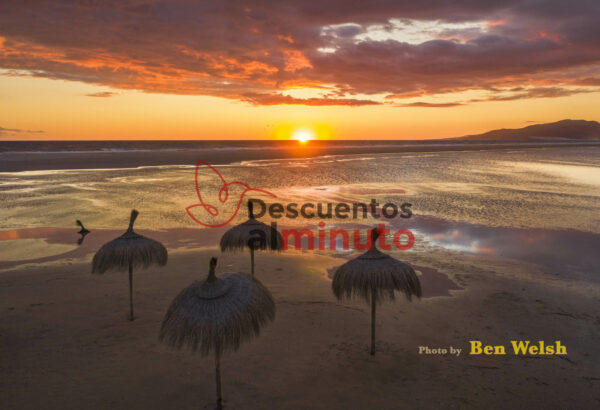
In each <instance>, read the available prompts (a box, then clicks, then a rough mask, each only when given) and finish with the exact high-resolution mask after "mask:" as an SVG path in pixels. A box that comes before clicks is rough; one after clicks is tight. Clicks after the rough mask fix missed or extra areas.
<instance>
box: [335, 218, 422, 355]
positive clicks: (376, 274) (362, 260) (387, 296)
mask: <svg viewBox="0 0 600 410" xmlns="http://www.w3.org/2000/svg"><path fill="white" fill-rule="evenodd" d="M378 236H379V232H378V230H377V228H375V229H373V230H372V231H371V238H372V247H371V250H369V251H367V252H365V253H364V254H362V255H360V256H359V257H358V258H356V259H352V260H351V261H348V262H346V263H344V264H343V265H342V266H340V267H339V268H338V269H337V271H336V272H335V275H334V276H333V282H332V283H331V288H332V289H333V293H334V294H335V296H336V297H337V298H338V300H342V299H343V298H348V299H349V298H352V297H360V298H362V299H364V300H366V301H367V303H370V304H371V355H374V354H375V311H376V306H377V303H379V302H381V301H384V300H392V301H393V300H394V291H395V290H397V291H400V292H402V293H404V294H405V295H406V297H407V298H408V300H411V297H412V295H415V296H417V297H419V298H420V297H421V284H420V282H419V278H418V277H417V274H416V273H415V271H414V269H413V268H412V267H411V266H410V265H407V264H406V263H404V262H400V261H399V260H397V259H394V258H392V257H391V256H389V255H387V254H385V253H383V252H381V251H380V250H379V249H377V248H376V246H375V242H376V240H377V238H378Z"/></svg>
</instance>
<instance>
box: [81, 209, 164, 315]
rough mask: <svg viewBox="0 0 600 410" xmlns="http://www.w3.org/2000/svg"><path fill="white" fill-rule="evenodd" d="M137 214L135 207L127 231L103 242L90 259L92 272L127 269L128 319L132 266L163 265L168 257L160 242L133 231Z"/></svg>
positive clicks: (130, 306)
mask: <svg viewBox="0 0 600 410" xmlns="http://www.w3.org/2000/svg"><path fill="white" fill-rule="evenodd" d="M138 214H139V212H138V211H136V210H135V209H134V210H133V211H131V217H130V219H129V228H128V229H127V231H126V232H125V233H124V234H123V235H121V236H119V237H118V238H116V239H113V240H112V241H110V242H108V243H105V244H104V245H103V246H102V248H100V250H99V251H98V252H96V254H95V255H94V260H93V261H92V273H104V272H106V271H107V270H109V269H118V270H125V269H129V320H133V268H138V267H142V268H144V269H146V268H147V267H148V266H150V265H151V264H153V263H156V264H158V265H160V266H163V265H165V264H166V263H167V258H168V253H167V250H166V249H165V247H164V246H163V245H162V244H161V243H160V242H157V241H155V240H152V239H149V238H146V237H145V236H142V235H138V234H137V233H135V232H134V231H133V223H134V222H135V218H137V216H138Z"/></svg>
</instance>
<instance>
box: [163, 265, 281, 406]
mask: <svg viewBox="0 0 600 410" xmlns="http://www.w3.org/2000/svg"><path fill="white" fill-rule="evenodd" d="M216 266H217V258H211V260H210V269H209V272H208V277H207V278H206V280H203V281H196V282H194V283H192V284H191V285H190V286H188V287H187V288H185V289H183V290H182V291H181V293H179V295H177V297H176V298H175V299H174V300H173V302H172V303H171V306H169V310H167V313H166V315H165V318H164V319H163V322H162V326H161V329H160V340H162V341H163V342H165V343H166V344H167V345H169V346H171V347H174V348H177V349H181V348H182V347H183V346H187V347H188V348H190V349H191V350H192V351H193V352H195V351H199V352H200V354H201V355H202V356H207V355H208V354H209V353H210V352H211V351H213V350H214V352H215V370H216V381H217V409H221V401H222V398H221V355H222V354H223V352H225V351H227V350H234V351H235V350H237V349H238V348H239V346H240V344H241V343H242V342H243V341H246V340H248V339H252V338H253V337H255V336H258V334H259V332H260V328H261V327H262V326H263V325H265V324H266V323H267V322H268V321H271V320H273V319H274V318H275V302H274V301H273V297H272V296H271V293H269V291H268V290H267V288H265V287H264V286H263V285H262V284H261V283H260V282H259V281H257V280H255V279H254V278H252V277H250V276H248V275H246V274H243V273H226V274H224V275H221V276H220V277H218V278H217V277H216V276H215V267H216Z"/></svg>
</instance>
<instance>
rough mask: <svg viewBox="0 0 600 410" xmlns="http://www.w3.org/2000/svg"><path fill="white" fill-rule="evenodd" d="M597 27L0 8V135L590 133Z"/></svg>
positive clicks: (513, 11)
mask: <svg viewBox="0 0 600 410" xmlns="http://www.w3.org/2000/svg"><path fill="white" fill-rule="evenodd" d="M599 22H600V1H598V0H589V1H587V0H574V1H569V2H567V1H563V0H547V1H544V0H535V1H534V0H480V1H476V0H465V1H442V0H437V1H436V0H432V1H426V0H423V1H375V0H373V1H362V2H358V1H342V0H334V1H322V0H320V1H310V0H307V1H286V0H280V1H276V2H274V1H240V2H237V1H163V2H161V1H152V0H139V1H137V0H135V1H125V0H123V1H92V0H88V1H75V0H73V1H18V0H2V1H1V2H0V139H4V140H18V139H264V138H267V139H270V138H284V139H286V138H291V137H292V136H293V135H294V133H297V132H298V130H308V131H307V132H309V133H312V134H313V135H315V136H316V137H318V138H322V139H326V138H337V139H367V138H369V139H421V138H442V137H452V136H460V135H465V134H474V133H479V132H484V131H487V130H490V129H495V128H518V127H523V126H526V125H531V124H533V123H539V122H551V121H557V120H561V119H565V118H572V119H586V120H600V109H599V108H598V107H599V106H600V93H599V90H600V24H599ZM296 135H299V134H296Z"/></svg>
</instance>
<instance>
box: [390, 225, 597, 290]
mask: <svg viewBox="0 0 600 410" xmlns="http://www.w3.org/2000/svg"><path fill="white" fill-rule="evenodd" d="M392 225H401V226H402V227H405V228H408V229H411V230H413V231H414V232H415V233H417V234H419V236H420V239H422V240H424V241H425V242H427V243H429V244H430V245H433V246H440V247H442V248H445V249H449V250H454V251H458V252H468V253H475V254H483V255H493V256H498V257H503V258H514V259H521V260H525V261H528V262H533V263H536V264H539V265H542V266H543V267H544V268H545V269H546V270H547V271H549V272H555V273H561V274H564V275H566V276H567V277H569V275H571V274H574V275H577V274H584V275H586V276H587V278H588V279H594V280H600V277H596V278H594V277H593V275H591V274H597V273H600V254H598V249H600V235H599V234H594V233H591V232H581V231H576V230H557V229H536V228H528V229H520V228H506V227H488V226H482V225H473V224H468V223H464V222H453V221H447V220H444V219H440V218H435V217H422V216H421V217H420V216H415V217H413V218H411V219H410V220H409V221H402V222H397V221H393V222H392Z"/></svg>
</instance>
